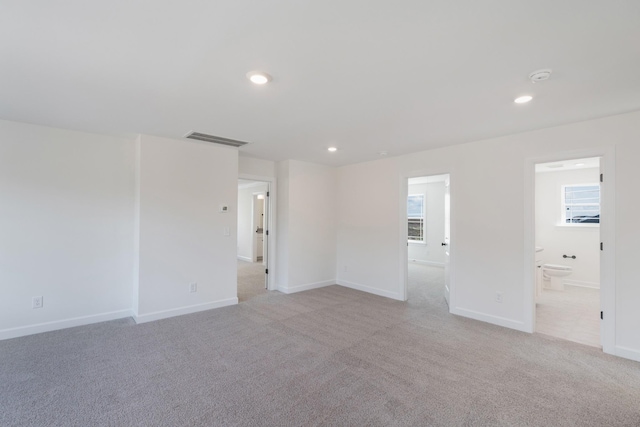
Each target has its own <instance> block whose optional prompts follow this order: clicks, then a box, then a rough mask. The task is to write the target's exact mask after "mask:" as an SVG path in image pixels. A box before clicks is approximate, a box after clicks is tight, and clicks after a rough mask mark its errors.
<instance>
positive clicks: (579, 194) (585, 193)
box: [562, 184, 600, 224]
mask: <svg viewBox="0 0 640 427" xmlns="http://www.w3.org/2000/svg"><path fill="white" fill-rule="evenodd" d="M562 215H563V217H562V219H563V221H562V222H563V224H600V186H599V185H598V184H585V185H565V186H563V187H562Z"/></svg>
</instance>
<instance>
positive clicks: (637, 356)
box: [613, 345, 640, 362]
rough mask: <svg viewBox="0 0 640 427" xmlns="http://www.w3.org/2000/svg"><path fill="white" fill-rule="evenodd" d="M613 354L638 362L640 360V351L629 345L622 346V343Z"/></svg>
mask: <svg viewBox="0 0 640 427" xmlns="http://www.w3.org/2000/svg"><path fill="white" fill-rule="evenodd" d="M613 354H615V355H616V356H619V357H624V358H625V359H631V360H635V361H636V362H640V351H638V350H634V349H632V348H629V347H622V346H620V345H617V346H616V347H615V353H613Z"/></svg>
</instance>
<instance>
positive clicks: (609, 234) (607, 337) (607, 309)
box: [523, 146, 616, 354]
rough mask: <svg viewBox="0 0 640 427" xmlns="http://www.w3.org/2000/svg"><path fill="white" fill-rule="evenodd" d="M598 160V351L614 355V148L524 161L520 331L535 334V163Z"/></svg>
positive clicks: (557, 154)
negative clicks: (601, 246)
mask: <svg viewBox="0 0 640 427" xmlns="http://www.w3.org/2000/svg"><path fill="white" fill-rule="evenodd" d="M589 157H600V173H603V174H604V182H603V183H602V185H601V187H600V188H601V196H600V203H601V206H600V217H601V223H600V241H601V242H603V244H604V250H603V251H601V252H600V307H602V311H603V312H604V318H603V319H602V322H603V323H602V327H601V328H600V330H601V331H602V336H601V337H600V341H601V343H602V350H603V351H604V352H605V353H608V354H615V344H616V340H615V332H616V327H615V321H616V315H615V310H616V304H615V301H616V277H615V273H616V270H615V252H616V241H615V238H616V236H615V229H616V227H615V218H616V217H615V188H616V174H615V147H614V146H609V147H601V148H593V149H583V150H572V151H564V152H558V153H555V154H551V155H547V156H540V157H530V158H527V159H525V168H524V175H525V176H524V278H523V279H524V289H525V292H524V327H525V328H524V329H525V330H526V331H527V332H531V333H533V332H535V322H536V300H535V238H536V236H535V226H536V219H535V177H536V171H535V165H536V164H538V163H549V162H558V161H565V160H573V159H581V158H589Z"/></svg>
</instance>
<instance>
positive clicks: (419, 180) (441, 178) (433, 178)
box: [408, 174, 449, 185]
mask: <svg viewBox="0 0 640 427" xmlns="http://www.w3.org/2000/svg"><path fill="white" fill-rule="evenodd" d="M448 177H449V175H447V174H445V175H430V176H418V177H415V178H409V179H408V184H409V185H417V184H433V183H434V182H445V181H446V180H447V178H448Z"/></svg>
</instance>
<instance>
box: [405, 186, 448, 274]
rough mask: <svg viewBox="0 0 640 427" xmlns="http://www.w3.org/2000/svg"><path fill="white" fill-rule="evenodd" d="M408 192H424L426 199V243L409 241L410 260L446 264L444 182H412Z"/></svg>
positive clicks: (435, 264) (436, 264) (438, 264)
mask: <svg viewBox="0 0 640 427" xmlns="http://www.w3.org/2000/svg"><path fill="white" fill-rule="evenodd" d="M408 194H423V195H424V199H425V218H426V220H425V229H426V236H425V237H426V238H425V243H420V242H409V248H408V252H409V262H418V263H423V264H428V265H434V266H443V265H444V246H442V245H441V244H442V242H444V182H433V183H428V184H411V185H409V187H408Z"/></svg>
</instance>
